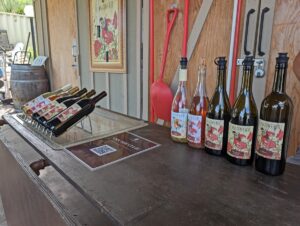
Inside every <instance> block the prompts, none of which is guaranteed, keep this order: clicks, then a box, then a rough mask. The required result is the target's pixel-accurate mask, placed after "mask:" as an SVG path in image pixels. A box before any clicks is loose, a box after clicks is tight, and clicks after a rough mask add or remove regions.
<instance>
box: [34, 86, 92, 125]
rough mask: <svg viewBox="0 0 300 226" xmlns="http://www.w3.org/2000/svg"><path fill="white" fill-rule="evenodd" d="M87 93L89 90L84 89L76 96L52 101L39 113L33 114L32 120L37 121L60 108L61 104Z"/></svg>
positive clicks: (72, 95) (75, 94)
mask: <svg viewBox="0 0 300 226" xmlns="http://www.w3.org/2000/svg"><path fill="white" fill-rule="evenodd" d="M86 92H87V89H86V88H83V89H82V90H79V91H77V92H76V93H74V94H71V95H67V96H63V97H59V98H57V99H55V100H53V101H51V102H50V103H49V104H47V105H46V106H45V107H43V108H42V109H40V110H39V111H37V112H35V113H33V114H32V118H33V119H34V120H36V119H37V118H38V117H40V116H42V115H44V114H45V113H47V112H48V111H50V110H51V109H52V108H54V107H55V106H58V105H59V104H60V103H62V102H64V101H66V100H68V99H71V98H74V97H80V96H81V95H83V94H85V93H86Z"/></svg>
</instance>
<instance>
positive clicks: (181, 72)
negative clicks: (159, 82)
mask: <svg viewBox="0 0 300 226" xmlns="http://www.w3.org/2000/svg"><path fill="white" fill-rule="evenodd" d="M179 81H187V69H180V70H179Z"/></svg>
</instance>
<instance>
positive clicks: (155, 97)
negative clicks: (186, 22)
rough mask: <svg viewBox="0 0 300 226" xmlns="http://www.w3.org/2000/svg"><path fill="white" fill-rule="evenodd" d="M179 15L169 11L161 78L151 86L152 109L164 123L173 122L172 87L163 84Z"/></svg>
mask: <svg viewBox="0 0 300 226" xmlns="http://www.w3.org/2000/svg"><path fill="white" fill-rule="evenodd" d="M177 14H178V9H177V8H173V9H169V10H168V11H167V33H166V37H165V42H164V52H163V57H162V62H161V66H160V72H159V78H158V80H156V81H155V82H154V83H153V84H152V85H151V89H150V98H151V103H152V104H151V105H152V106H151V107H152V109H153V111H154V115H155V116H156V117H157V118H158V119H162V120H164V121H170V120H171V107H172V101H173V94H172V91H171V89H170V87H169V86H168V85H167V84H166V83H164V82H163V76H164V70H165V64H166V58H167V53H168V46H169V41H170V35H171V30H172V27H173V25H174V22H175V19H176V17H177ZM170 17H171V19H170Z"/></svg>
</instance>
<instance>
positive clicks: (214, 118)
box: [205, 57, 230, 155]
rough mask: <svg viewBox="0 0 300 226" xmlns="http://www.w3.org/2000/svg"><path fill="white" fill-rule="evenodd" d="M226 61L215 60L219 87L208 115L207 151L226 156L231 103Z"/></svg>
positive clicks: (210, 103)
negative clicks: (227, 88) (227, 89)
mask: <svg viewBox="0 0 300 226" xmlns="http://www.w3.org/2000/svg"><path fill="white" fill-rule="evenodd" d="M226 62H227V61H226V59H225V57H218V58H216V59H215V64H216V65H217V71H218V72H217V74H218V77H217V86H216V89H215V92H214V94H213V96H212V98H211V100H210V102H209V108H208V112H207V115H206V128H205V151H206V152H208V153H209V154H213V155H222V154H226V148H227V137H228V125H229V120H230V103H229V99H228V95H227V92H226V85H225V84H226V82H225V81H226V80H225V78H226Z"/></svg>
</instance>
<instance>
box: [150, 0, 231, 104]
mask: <svg viewBox="0 0 300 226" xmlns="http://www.w3.org/2000/svg"><path fill="white" fill-rule="evenodd" d="M173 3H176V4H177V7H178V8H179V14H178V18H177V20H176V22H175V25H174V28H173V31H172V35H171V39H170V46H169V52H168V58H167V63H166V69H165V77H164V81H165V82H166V83H168V84H170V83H171V81H172V79H173V77H174V74H175V72H176V69H177V66H178V64H179V60H180V57H181V46H182V38H183V9H184V1H179V0H175V1H174V0H173V1H171V0H166V1H155V2H154V36H155V43H154V47H155V50H154V56H155V61H154V64H155V70H154V76H155V79H156V78H157V77H158V74H159V67H160V62H161V57H162V53H163V43H164V35H165V33H166V22H165V14H166V10H167V9H168V8H169V7H170V6H171V4H173ZM201 4H202V0H193V1H190V7H189V32H191V29H192V27H193V24H194V21H195V19H196V16H197V13H198V11H199V10H200V7H201ZM232 10H233V0H227V1H219V0H214V2H213V4H212V6H211V9H210V12H209V14H208V16H207V18H206V21H205V24H204V26H203V30H202V32H201V35H200V37H199V39H198V42H197V45H196V48H195V50H194V54H193V55H192V58H191V60H190V62H189V65H188V74H189V78H188V79H189V80H188V83H187V87H188V97H189V100H190V99H191V96H192V95H193V92H194V89H195V85H196V82H197V69H198V65H199V60H200V58H201V57H205V58H206V60H207V64H208V68H207V91H208V95H209V97H211V95H212V93H213V91H214V88H215V83H216V66H215V65H214V63H213V61H214V59H215V58H216V57H217V56H226V57H228V54H229V46H230V32H231V20H232Z"/></svg>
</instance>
